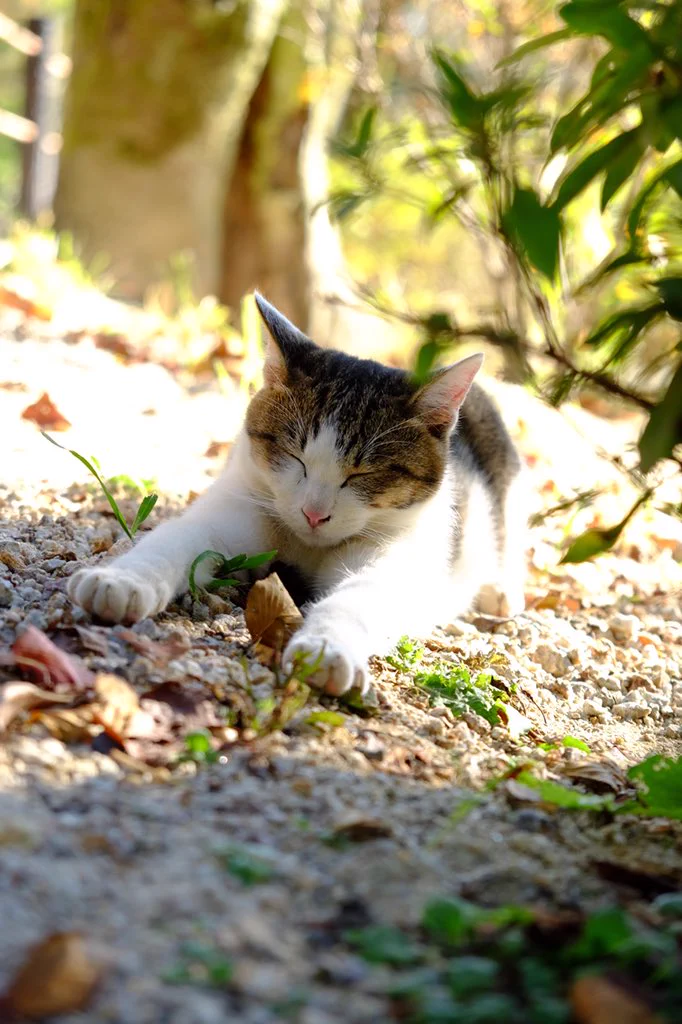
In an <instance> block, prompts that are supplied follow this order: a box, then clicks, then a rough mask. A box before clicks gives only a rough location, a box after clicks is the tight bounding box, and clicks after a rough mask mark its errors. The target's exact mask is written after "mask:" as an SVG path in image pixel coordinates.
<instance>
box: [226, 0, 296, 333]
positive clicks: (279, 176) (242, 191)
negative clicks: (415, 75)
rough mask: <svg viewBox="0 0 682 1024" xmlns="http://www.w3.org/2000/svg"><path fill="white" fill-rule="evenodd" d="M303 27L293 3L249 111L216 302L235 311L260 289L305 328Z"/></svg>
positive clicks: (230, 195) (230, 194)
mask: <svg viewBox="0 0 682 1024" xmlns="http://www.w3.org/2000/svg"><path fill="white" fill-rule="evenodd" d="M305 41H306V24H305V20H304V16H303V13H302V11H301V8H300V6H299V5H298V4H295V5H294V6H293V7H292V8H291V9H290V11H289V13H288V14H287V15H286V16H285V17H284V19H283V21H282V24H281V27H280V30H279V34H278V36H277V39H276V40H275V43H274V45H273V47H272V50H271V53H270V57H269V60H268V63H267V66H266V68H265V71H264V73H263V77H262V78H261V80H260V82H259V84H258V88H257V89H256V91H255V93H254V95H253V97H252V99H251V103H250V105H249V111H248V115H247V118H246V121H245V124H244V130H243V133H242V137H241V140H240V144H239V153H238V156H237V160H236V163H235V167H234V172H233V174H232V179H231V181H230V184H229V187H228V189H227V192H226V195H225V207H224V214H223V229H224V233H223V245H222V268H221V270H222V273H221V286H220V291H219V297H220V299H221V301H223V302H224V303H225V304H226V305H227V306H229V307H230V308H232V309H238V307H239V301H240V299H241V297H242V295H244V294H245V293H246V292H248V291H252V290H253V289H254V288H259V289H260V290H261V291H263V292H264V294H265V295H266V296H267V297H268V299H269V301H270V302H274V304H275V305H276V306H278V308H279V309H281V310H282V311H283V312H284V313H286V315H287V316H289V317H290V318H291V319H292V320H293V321H294V322H295V323H297V324H298V325H299V326H301V327H302V328H303V329H305V328H306V326H307V322H308V275H307V268H306V262H305V222H304V214H305V210H304V199H303V192H302V188H301V179H300V175H299V150H300V146H301V138H302V135H303V131H304V129H305V125H306V122H307V117H308V104H307V100H306V95H305V79H306V58H305Z"/></svg>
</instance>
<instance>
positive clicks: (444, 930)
mask: <svg viewBox="0 0 682 1024" xmlns="http://www.w3.org/2000/svg"><path fill="white" fill-rule="evenodd" d="M487 917H488V912H486V911H485V910H482V909H481V908H480V907H477V906H476V905H475V904H474V903H469V902H468V901H467V900H462V899H437V900H431V902H430V903H427V905H426V907H425V908H424V914H423V917H422V926H423V927H424V929H425V930H426V931H427V932H428V933H429V934H430V935H432V936H433V937H434V938H435V939H437V940H438V941H439V942H445V943H447V944H448V945H451V946H456V945H459V943H461V942H463V941H464V940H465V939H466V938H467V937H468V936H469V935H470V934H471V932H472V931H473V930H474V929H475V928H476V927H477V926H478V925H480V924H481V923H483V922H484V921H486V919H487Z"/></svg>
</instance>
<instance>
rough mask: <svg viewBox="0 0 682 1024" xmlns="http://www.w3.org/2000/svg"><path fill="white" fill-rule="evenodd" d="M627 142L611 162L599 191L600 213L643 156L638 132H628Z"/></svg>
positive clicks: (642, 147) (642, 146)
mask: <svg viewBox="0 0 682 1024" xmlns="http://www.w3.org/2000/svg"><path fill="white" fill-rule="evenodd" d="M627 134H628V136H629V141H628V143H627V145H625V146H624V148H623V149H622V150H621V151H620V153H619V154H618V155H617V156H616V158H615V159H614V160H613V161H612V162H611V164H610V165H609V167H608V170H607V172H606V177H605V178H604V184H603V186H602V190H601V209H602V213H603V212H604V210H605V209H606V207H607V206H608V204H609V202H610V200H611V199H612V198H613V196H614V195H615V194H616V192H617V191H618V189H619V188H621V186H622V185H624V184H625V182H626V181H627V180H628V178H629V177H630V176H631V175H632V173H633V172H634V170H635V168H636V166H637V164H638V163H639V161H640V160H641V158H642V156H643V154H644V145H643V143H642V139H641V136H640V133H639V131H638V130H635V131H632V132H628V133H627Z"/></svg>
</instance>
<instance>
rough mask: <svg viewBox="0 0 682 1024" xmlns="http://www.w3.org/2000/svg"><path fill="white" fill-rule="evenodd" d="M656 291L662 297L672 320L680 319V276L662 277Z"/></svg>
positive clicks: (681, 310) (681, 286)
mask: <svg viewBox="0 0 682 1024" xmlns="http://www.w3.org/2000/svg"><path fill="white" fill-rule="evenodd" d="M656 291H657V292H658V294H659V295H660V296H661V298H662V299H663V304H664V305H665V311H666V313H667V314H668V316H669V317H671V318H672V319H673V320H680V321H682V277H662V278H660V279H659V280H658V281H656Z"/></svg>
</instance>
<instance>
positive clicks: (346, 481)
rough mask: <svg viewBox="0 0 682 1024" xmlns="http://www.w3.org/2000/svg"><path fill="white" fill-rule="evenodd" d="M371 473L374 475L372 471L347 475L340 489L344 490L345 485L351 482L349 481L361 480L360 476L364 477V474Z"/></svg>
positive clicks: (369, 474)
mask: <svg viewBox="0 0 682 1024" xmlns="http://www.w3.org/2000/svg"><path fill="white" fill-rule="evenodd" d="M371 475H372V474H371V472H365V473H351V475H350V476H347V477H346V479H345V480H344V481H343V483H342V484H341V487H340V490H343V488H344V487H345V486H346V485H347V484H349V483H350V482H351V480H359V479H360V477H363V476H371Z"/></svg>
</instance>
